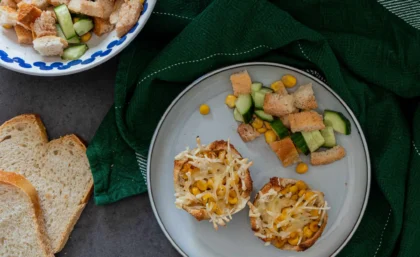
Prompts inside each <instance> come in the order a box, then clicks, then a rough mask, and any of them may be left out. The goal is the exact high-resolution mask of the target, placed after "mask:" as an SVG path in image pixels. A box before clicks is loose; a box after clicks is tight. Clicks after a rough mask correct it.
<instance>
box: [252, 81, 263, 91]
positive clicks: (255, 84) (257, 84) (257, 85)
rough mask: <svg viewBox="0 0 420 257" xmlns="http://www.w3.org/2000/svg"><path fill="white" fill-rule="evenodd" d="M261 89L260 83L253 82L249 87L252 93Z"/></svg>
mask: <svg viewBox="0 0 420 257" xmlns="http://www.w3.org/2000/svg"><path fill="white" fill-rule="evenodd" d="M261 88H262V83H260V82H254V83H252V85H251V91H252V92H257V91H260V89H261Z"/></svg>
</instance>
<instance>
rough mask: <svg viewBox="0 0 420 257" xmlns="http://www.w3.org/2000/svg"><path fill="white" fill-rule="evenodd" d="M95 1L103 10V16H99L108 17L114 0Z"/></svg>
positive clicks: (112, 8)
mask: <svg viewBox="0 0 420 257" xmlns="http://www.w3.org/2000/svg"><path fill="white" fill-rule="evenodd" d="M96 1H98V2H99V4H100V5H101V6H102V8H103V10H104V12H103V16H102V17H99V18H103V19H109V16H111V13H112V11H113V10H114V0H96ZM137 20H138V18H137ZM137 20H136V21H137Z"/></svg>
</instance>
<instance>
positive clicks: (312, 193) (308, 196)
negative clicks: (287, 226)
mask: <svg viewBox="0 0 420 257" xmlns="http://www.w3.org/2000/svg"><path fill="white" fill-rule="evenodd" d="M314 194H315V193H314V192H312V191H308V192H306V194H305V200H306V201H308V200H309V199H311V198H312V196H313V195H314Z"/></svg>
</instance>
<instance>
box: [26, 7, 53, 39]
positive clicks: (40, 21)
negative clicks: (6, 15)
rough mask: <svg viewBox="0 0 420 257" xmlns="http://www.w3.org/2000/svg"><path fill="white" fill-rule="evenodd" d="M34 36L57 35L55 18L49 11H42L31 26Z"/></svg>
mask: <svg viewBox="0 0 420 257" xmlns="http://www.w3.org/2000/svg"><path fill="white" fill-rule="evenodd" d="M32 28H33V29H32V30H33V32H34V33H35V37H44V36H55V35H57V27H56V26H55V19H54V17H53V16H52V14H51V12H50V11H44V12H42V14H41V16H39V17H38V18H37V19H36V20H35V22H34V25H33V26H32Z"/></svg>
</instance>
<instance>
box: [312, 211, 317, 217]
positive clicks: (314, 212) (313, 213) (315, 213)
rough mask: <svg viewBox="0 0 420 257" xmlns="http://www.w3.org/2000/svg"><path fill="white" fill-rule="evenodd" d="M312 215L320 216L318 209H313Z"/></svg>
mask: <svg viewBox="0 0 420 257" xmlns="http://www.w3.org/2000/svg"><path fill="white" fill-rule="evenodd" d="M311 216H313V217H318V216H319V213H318V210H311Z"/></svg>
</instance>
